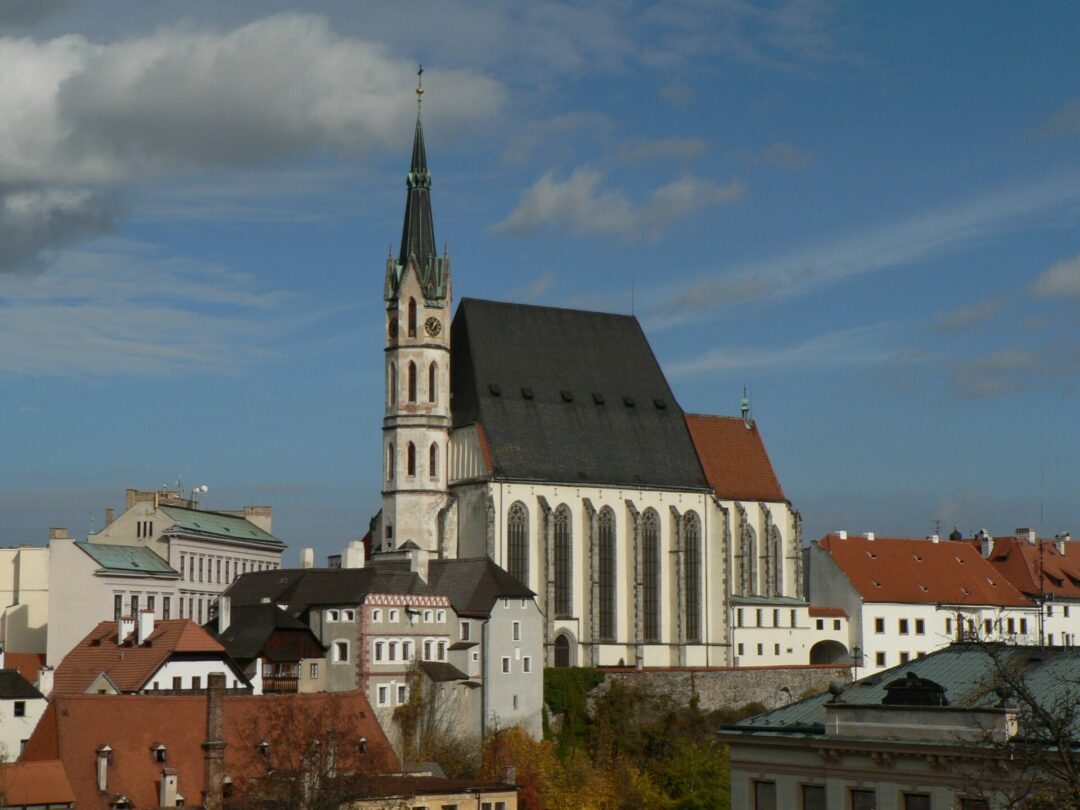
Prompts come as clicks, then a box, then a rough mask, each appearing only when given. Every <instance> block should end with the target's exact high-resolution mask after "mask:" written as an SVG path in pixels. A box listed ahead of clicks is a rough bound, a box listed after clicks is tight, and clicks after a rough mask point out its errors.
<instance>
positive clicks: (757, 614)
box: [754, 608, 765, 627]
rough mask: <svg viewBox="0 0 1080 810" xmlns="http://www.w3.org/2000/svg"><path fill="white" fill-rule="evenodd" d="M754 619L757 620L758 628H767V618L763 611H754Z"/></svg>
mask: <svg viewBox="0 0 1080 810" xmlns="http://www.w3.org/2000/svg"><path fill="white" fill-rule="evenodd" d="M754 619H756V620H757V626H758V627H764V626H765V616H764V612H763V611H762V610H761V608H758V609H757V610H755V611H754Z"/></svg>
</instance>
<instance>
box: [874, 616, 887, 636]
mask: <svg viewBox="0 0 1080 810" xmlns="http://www.w3.org/2000/svg"><path fill="white" fill-rule="evenodd" d="M874 632H875V633H884V632H885V620H884V619H883V618H881V617H880V616H879V617H878V618H876V619H874Z"/></svg>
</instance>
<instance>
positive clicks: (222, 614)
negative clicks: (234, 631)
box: [217, 594, 232, 633]
mask: <svg viewBox="0 0 1080 810" xmlns="http://www.w3.org/2000/svg"><path fill="white" fill-rule="evenodd" d="M231 621H232V597H230V596H226V595H225V594H222V595H221V596H219V597H218V600H217V631H218V632H219V633H224V632H225V631H226V630H228V629H229V623H230V622H231Z"/></svg>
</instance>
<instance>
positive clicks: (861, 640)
mask: <svg viewBox="0 0 1080 810" xmlns="http://www.w3.org/2000/svg"><path fill="white" fill-rule="evenodd" d="M807 568H808V582H809V592H810V596H811V599H812V601H813V602H814V604H815V605H816V606H818V607H830V608H836V609H839V610H842V611H844V612H845V613H846V614H847V615H848V616H849V617H850V622H849V627H850V635H849V638H848V643H847V644H846V645H843V646H842V647H841V646H839V642H837V641H835V640H825V639H823V640H821V641H820V642H818V644H819V645H820V646H819V647H818V654H819V655H820V656H823V657H824V656H835V657H836V659H837V660H838V661H843V660H851V659H853V660H854V663H855V665H856V667H857V668H858V670H859V672H860V673H865V672H873V671H877V670H881V669H886V668H888V667H891V666H895V665H896V664H901V663H904V662H906V661H909V660H911V659H914V658H917V657H919V656H922V655H925V654H926V653H928V652H931V651H933V650H936V649H938V648H940V647H944V646H946V645H948V644H950V643H952V642H953V641H957V640H961V639H966V638H980V639H986V640H992V641H1008V642H1014V643H1024V644H1030V643H1035V642H1036V640H1037V635H1036V633H1037V628H1038V618H1039V611H1038V608H1037V606H1036V605H1035V603H1034V602H1032V600H1031V599H1030V598H1029V597H1028V596H1025V595H1024V594H1023V593H1021V591H1020V590H1018V589H1017V588H1016V586H1015V585H1014V584H1013V583H1012V582H1010V581H1009V579H1008V578H1007V577H1006V576H1004V575H1003V574H1002V573H1001V572H1000V571H999V570H998V569H997V568H995V567H994V566H993V565H991V564H990V562H988V561H987V560H986V559H985V558H984V557H983V556H982V555H981V554H980V553H979V550H978V549H977V548H975V547H974V546H973V545H972V544H970V543H958V542H955V541H949V540H940V539H939V538H938V537H936V536H934V537H931V538H928V539H915V538H900V537H877V536H875V535H874V534H873V533H872V532H868V533H866V534H865V535H848V533H847V532H836V533H834V534H830V535H827V536H826V537H824V538H822V539H821V540H818V541H815V542H814V543H812V544H811V546H810V548H809V549H808V550H807Z"/></svg>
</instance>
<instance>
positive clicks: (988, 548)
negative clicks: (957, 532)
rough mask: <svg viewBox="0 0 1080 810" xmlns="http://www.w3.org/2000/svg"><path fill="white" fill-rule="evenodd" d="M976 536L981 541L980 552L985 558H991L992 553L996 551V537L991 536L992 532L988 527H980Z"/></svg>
mask: <svg viewBox="0 0 1080 810" xmlns="http://www.w3.org/2000/svg"><path fill="white" fill-rule="evenodd" d="M975 538H976V539H977V540H978V541H979V554H981V555H982V557H983V559H984V560H989V559H990V555H991V554H993V553H994V538H993V537H991V536H990V532H988V531H987V530H986V529H979V532H978V534H976V535H975Z"/></svg>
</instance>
